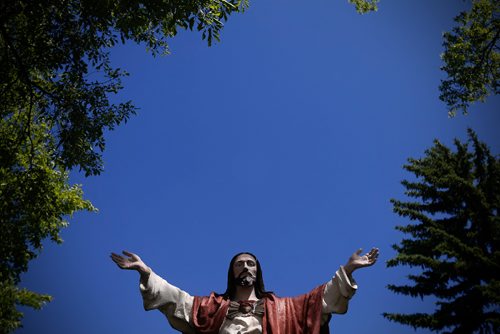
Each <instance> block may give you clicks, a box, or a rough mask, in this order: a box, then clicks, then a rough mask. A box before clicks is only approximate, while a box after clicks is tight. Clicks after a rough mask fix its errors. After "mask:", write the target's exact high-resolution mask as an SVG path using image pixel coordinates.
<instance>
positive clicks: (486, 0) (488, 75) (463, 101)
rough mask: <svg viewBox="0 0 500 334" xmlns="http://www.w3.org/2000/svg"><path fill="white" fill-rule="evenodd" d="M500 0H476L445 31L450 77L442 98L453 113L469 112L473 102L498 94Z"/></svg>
mask: <svg viewBox="0 0 500 334" xmlns="http://www.w3.org/2000/svg"><path fill="white" fill-rule="evenodd" d="M499 15H500V2H499V1H497V0H473V1H472V8H471V9H470V11H464V12H461V13H460V14H459V15H458V16H457V17H456V18H455V22H456V23H457V24H458V25H457V26H456V27H454V28H453V30H452V31H451V32H446V33H444V35H443V39H444V41H443V46H444V48H445V50H444V52H443V54H442V59H443V61H444V66H443V67H442V68H441V69H442V70H443V71H445V72H446V74H447V78H446V79H445V80H442V81H441V85H440V87H439V88H440V91H441V95H440V99H441V100H442V101H444V102H445V103H446V105H447V107H448V113H449V115H450V116H454V115H455V114H456V112H457V111H462V112H463V113H464V114H466V113H467V111H468V108H469V106H470V105H471V104H472V103H474V102H476V101H480V102H484V101H485V100H486V98H487V97H488V96H489V95H491V94H493V95H496V94H498V92H499V91H498V89H499V83H498V81H499V79H500V53H499V51H500V45H499V38H500V16H499Z"/></svg>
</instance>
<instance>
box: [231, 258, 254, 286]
mask: <svg viewBox="0 0 500 334" xmlns="http://www.w3.org/2000/svg"><path fill="white" fill-rule="evenodd" d="M233 273H234V278H235V280H236V284H238V285H240V286H253V285H254V284H255V280H256V279H257V263H256V261H255V259H254V257H253V256H252V255H250V254H241V255H240V256H238V257H237V258H236V260H235V261H234V264H233Z"/></svg>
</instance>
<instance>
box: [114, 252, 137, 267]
mask: <svg viewBox="0 0 500 334" xmlns="http://www.w3.org/2000/svg"><path fill="white" fill-rule="evenodd" d="M123 254H125V255H127V256H128V258H126V257H123V256H121V255H118V254H115V253H111V259H112V260H113V261H114V262H115V263H116V264H117V265H118V267H120V268H121V269H127V270H138V269H140V268H141V265H143V262H142V260H141V258H140V257H139V256H137V255H136V254H134V253H130V252H127V251H123Z"/></svg>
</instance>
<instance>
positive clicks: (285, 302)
mask: <svg viewBox="0 0 500 334" xmlns="http://www.w3.org/2000/svg"><path fill="white" fill-rule="evenodd" d="M361 253H362V250H361V249H359V250H358V251H356V252H355V253H353V254H352V256H351V257H350V258H349V260H348V261H347V263H346V264H345V265H344V266H340V268H339V269H338V270H337V271H336V273H335V276H334V277H333V278H332V279H331V280H329V281H328V282H327V283H325V284H323V285H321V286H318V287H317V288H315V289H313V290H312V291H311V292H309V293H306V294H303V295H300V296H297V297H286V298H280V297H277V296H276V295H275V294H273V293H272V292H270V291H266V290H265V289H264V280H263V278H262V269H261V266H260V263H259V261H258V260H257V257H256V256H255V255H253V254H251V253H247V252H245V253H240V254H236V255H235V256H234V257H233V259H232V260H231V263H230V264H229V269H228V276H227V289H226V292H224V293H223V294H218V293H214V292H212V293H211V294H210V296H206V297H197V296H194V297H193V296H191V295H189V294H188V293H187V292H185V291H183V290H181V289H179V288H177V287H175V286H173V285H171V284H170V283H168V282H167V281H166V280H164V279H163V278H161V277H160V276H158V275H157V274H155V273H154V272H153V271H152V270H151V268H150V267H148V266H147V265H146V264H145V263H144V262H143V261H142V260H141V258H140V257H139V256H138V255H136V254H133V253H130V252H127V251H123V254H124V255H125V256H122V255H118V254H115V253H112V254H111V259H112V260H113V261H114V262H115V263H116V264H117V265H118V266H119V267H120V268H121V269H129V270H136V271H138V272H139V274H140V284H139V288H140V291H141V294H142V298H143V303H144V308H145V309H146V310H153V309H158V310H160V311H161V312H162V313H163V314H164V315H165V316H166V317H167V319H168V321H169V323H170V325H171V326H172V327H173V328H174V329H176V330H178V331H180V332H182V333H185V334H187V333H192V334H198V333H204V334H327V333H329V328H328V323H329V320H330V318H331V315H332V313H338V314H344V313H346V312H347V306H348V303H349V299H351V297H352V296H353V295H354V293H355V292H356V289H357V285H356V282H355V280H354V278H353V277H352V273H353V272H354V271H355V270H357V269H359V268H363V267H368V266H371V265H373V264H374V263H375V262H376V261H377V258H378V255H379V250H378V249H377V248H372V249H371V251H370V252H368V253H366V254H364V255H361Z"/></svg>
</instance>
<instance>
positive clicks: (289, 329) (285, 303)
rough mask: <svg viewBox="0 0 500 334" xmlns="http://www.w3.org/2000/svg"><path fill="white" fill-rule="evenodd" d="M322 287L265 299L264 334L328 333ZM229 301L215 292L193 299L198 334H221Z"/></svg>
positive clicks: (193, 315)
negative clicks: (294, 294) (324, 317)
mask: <svg viewBox="0 0 500 334" xmlns="http://www.w3.org/2000/svg"><path fill="white" fill-rule="evenodd" d="M324 289H325V285H321V286H319V287H317V288H315V289H314V290H312V291H311V292H309V293H306V294H304V295H300V296H297V297H292V298H291V297H286V298H279V297H276V296H275V295H273V294H271V295H268V296H266V297H264V309H265V312H264V315H263V317H262V334H329V333H330V331H329V328H328V322H326V323H325V324H324V325H323V326H321V315H322V309H323V291H324ZM229 303H230V301H229V300H228V299H224V298H223V297H222V296H219V295H216V294H214V293H212V294H210V296H209V297H194V302H193V314H192V319H193V325H194V328H195V330H196V333H199V334H218V333H219V329H220V327H221V325H222V323H223V321H224V318H225V317H226V314H227V309H228V307H229Z"/></svg>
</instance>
